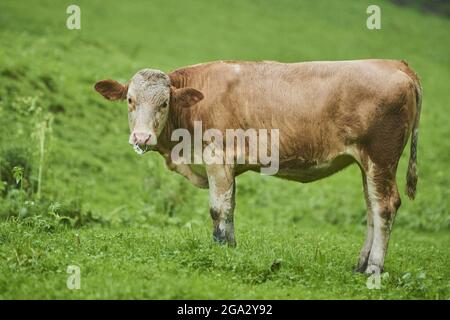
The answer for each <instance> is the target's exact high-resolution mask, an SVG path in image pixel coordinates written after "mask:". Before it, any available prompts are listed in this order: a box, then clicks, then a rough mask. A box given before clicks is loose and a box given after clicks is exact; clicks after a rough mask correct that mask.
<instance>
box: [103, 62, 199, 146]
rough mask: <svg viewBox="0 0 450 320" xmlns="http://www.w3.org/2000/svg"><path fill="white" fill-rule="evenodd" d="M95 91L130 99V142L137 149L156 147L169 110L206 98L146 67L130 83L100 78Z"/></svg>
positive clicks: (118, 98) (110, 97)
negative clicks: (176, 84)
mask: <svg viewBox="0 0 450 320" xmlns="http://www.w3.org/2000/svg"><path fill="white" fill-rule="evenodd" d="M95 90H97V91H98V92H99V93H100V94H101V95H103V96H104V97H105V98H106V99H108V100H125V99H126V100H127V102H128V122H129V125H130V138H129V143H130V144H131V145H133V146H134V147H135V150H136V151H138V152H145V151H147V150H148V149H149V147H152V146H156V144H157V142H158V137H159V135H160V133H161V131H162V130H163V128H164V126H165V125H166V122H167V118H168V115H169V112H170V111H169V109H176V108H175V106H177V107H181V108H187V107H190V106H192V105H194V104H196V103H197V102H199V101H200V100H202V99H203V94H202V93H201V92H200V91H198V90H195V89H193V88H181V89H177V88H175V87H173V86H171V84H170V78H169V76H168V75H166V74H165V73H164V72H162V71H159V70H153V69H143V70H141V71H139V72H138V73H136V74H135V75H134V76H133V78H132V79H131V81H130V82H129V83H128V84H125V85H123V84H121V83H119V82H117V81H115V80H101V81H99V82H97V83H96V84H95Z"/></svg>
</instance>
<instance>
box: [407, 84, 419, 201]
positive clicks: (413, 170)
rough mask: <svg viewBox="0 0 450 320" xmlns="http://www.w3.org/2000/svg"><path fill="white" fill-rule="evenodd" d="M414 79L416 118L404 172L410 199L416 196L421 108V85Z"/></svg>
mask: <svg viewBox="0 0 450 320" xmlns="http://www.w3.org/2000/svg"><path fill="white" fill-rule="evenodd" d="M413 81H414V89H415V94H416V118H415V119H414V124H413V127H412V131H411V150H410V154H409V164H408V172H407V174H406V194H407V195H408V197H409V198H410V199H411V200H414V198H415V196H416V186H417V179H418V175H417V140H418V138H419V120H420V109H421V108H422V87H421V85H420V82H419V80H418V79H417V78H416V79H414V80H413Z"/></svg>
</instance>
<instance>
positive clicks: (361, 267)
mask: <svg viewBox="0 0 450 320" xmlns="http://www.w3.org/2000/svg"><path fill="white" fill-rule="evenodd" d="M366 269H367V263H366V264H363V265H357V266H356V267H355V268H354V269H353V271H354V272H358V273H364V272H365V271H366Z"/></svg>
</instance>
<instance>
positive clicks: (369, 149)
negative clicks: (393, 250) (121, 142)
mask: <svg viewBox="0 0 450 320" xmlns="http://www.w3.org/2000/svg"><path fill="white" fill-rule="evenodd" d="M95 89H96V90H97V91H98V92H99V93H101V94H102V95H103V96H104V97H106V98H107V99H109V100H121V99H127V100H128V111H129V123H130V130H131V135H130V143H131V144H133V145H135V146H137V147H136V148H138V150H140V149H142V148H144V149H145V151H146V150H147V149H148V148H150V149H151V150H155V151H158V152H159V153H160V154H161V155H162V156H163V157H164V158H165V159H166V162H167V164H168V167H169V168H170V169H171V170H175V171H177V172H178V173H180V174H182V175H183V176H185V177H186V178H188V179H189V180H190V181H191V182H192V183H193V184H194V185H196V186H199V187H209V190H210V213H211V217H212V220H213V237H214V239H215V240H216V241H219V242H222V243H228V244H229V245H232V246H234V245H235V238H234V225H233V211H234V207H235V177H236V176H237V175H239V174H241V173H243V172H245V171H247V170H259V169H261V168H262V167H263V165H262V164H261V163H260V162H258V163H257V164H252V165H250V164H248V163H247V164H242V163H241V164H237V163H225V164H214V163H213V164H207V165H203V166H201V165H196V164H189V163H179V162H178V163H174V161H173V159H171V158H172V157H171V150H172V149H173V148H174V146H175V145H176V144H177V143H178V141H172V140H173V139H172V138H173V137H172V135H173V133H174V132H175V130H177V129H184V130H186V131H187V132H190V133H193V131H194V129H195V128H194V123H195V121H201V124H202V128H203V129H217V130H218V131H219V132H224V131H225V130H227V129H243V130H248V129H252V128H254V129H273V128H276V129H279V141H278V142H279V143H278V150H277V152H278V157H279V159H278V160H279V161H278V166H279V168H278V171H277V172H276V174H275V175H276V176H278V177H281V178H284V179H290V180H296V181H300V182H310V181H314V180H317V179H321V178H324V177H326V176H329V175H331V174H333V173H335V172H337V171H339V170H341V169H343V168H345V167H346V166H348V165H350V164H352V163H356V164H357V165H358V166H359V167H360V168H361V173H362V177H363V186H364V195H365V199H366V203H367V235H366V241H365V243H364V245H363V248H362V250H361V254H360V257H359V261H358V266H357V270H358V271H361V272H366V273H370V274H371V273H380V272H381V271H382V269H383V265H384V258H385V255H386V250H387V246H388V241H389V236H390V232H391V228H392V223H393V221H394V217H395V214H396V211H397V209H398V208H399V206H400V195H399V192H398V189H397V184H396V171H397V165H398V161H399V159H400V156H401V154H402V151H403V149H404V147H405V145H406V143H407V141H408V137H409V135H410V134H412V138H411V140H412V141H411V151H410V159H409V167H408V173H407V184H406V187H407V188H406V192H407V194H408V196H409V197H410V198H411V199H413V198H414V196H415V192H416V184H417V174H416V148H417V138H418V125H419V117H420V106H421V100H422V94H421V91H422V90H421V86H420V83H419V80H418V78H417V76H416V74H415V73H414V72H413V71H412V70H411V69H410V68H409V67H408V65H407V64H406V63H405V62H403V61H395V60H356V61H337V62H303V63H292V64H286V63H278V62H241V61H218V62H211V63H205V64H199V65H195V66H189V67H185V68H181V69H177V70H175V71H173V72H171V73H169V74H167V75H166V74H165V73H163V72H161V71H158V70H151V69H144V70H141V71H139V72H138V73H136V75H135V76H134V77H133V78H132V80H131V81H130V82H129V83H128V84H126V85H122V84H120V83H118V82H116V81H114V80H102V81H99V82H97V83H96V84H95ZM204 147H205V145H202V148H204ZM271 152H272V151H271ZM245 156H246V157H248V152H245Z"/></svg>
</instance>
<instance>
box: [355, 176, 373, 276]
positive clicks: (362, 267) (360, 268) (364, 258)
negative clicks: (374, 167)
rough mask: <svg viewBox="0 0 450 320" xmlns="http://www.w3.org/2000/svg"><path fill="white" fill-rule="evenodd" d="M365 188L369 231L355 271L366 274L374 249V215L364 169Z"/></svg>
mask: <svg viewBox="0 0 450 320" xmlns="http://www.w3.org/2000/svg"><path fill="white" fill-rule="evenodd" d="M361 173H362V180H363V187H364V199H365V200H366V206H367V231H366V240H365V241H364V245H363V247H362V249H361V252H360V254H359V259H358V265H357V266H356V269H355V271H357V272H364V271H366V268H367V263H368V261H369V255H370V249H372V242H373V215H372V207H371V204H370V199H369V192H368V190H367V175H366V174H365V172H364V169H362V168H361Z"/></svg>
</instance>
